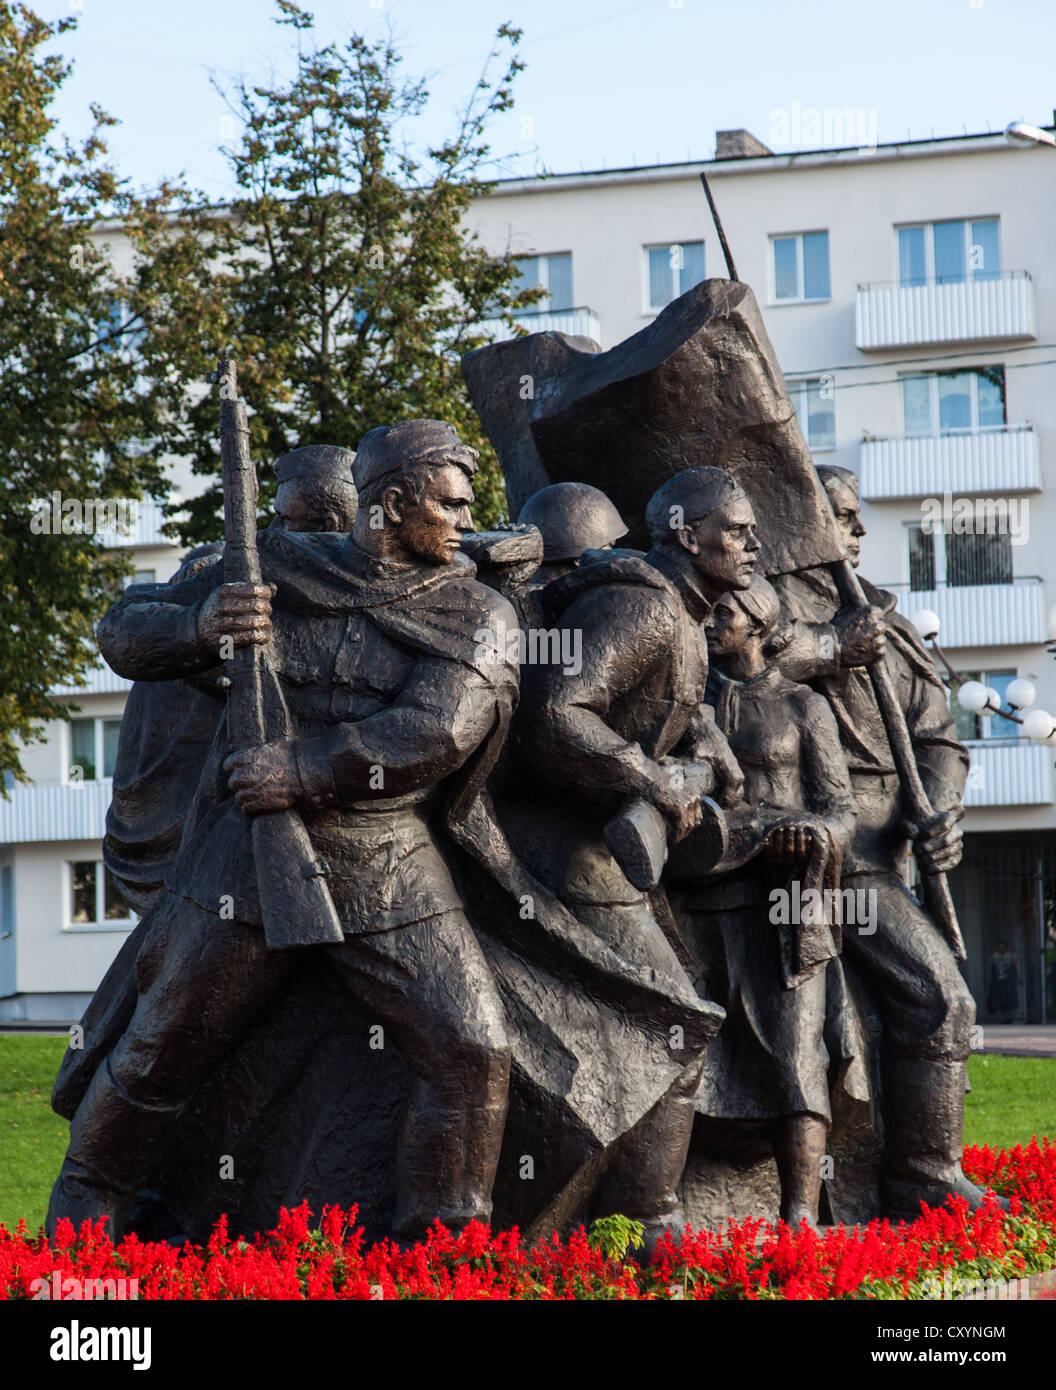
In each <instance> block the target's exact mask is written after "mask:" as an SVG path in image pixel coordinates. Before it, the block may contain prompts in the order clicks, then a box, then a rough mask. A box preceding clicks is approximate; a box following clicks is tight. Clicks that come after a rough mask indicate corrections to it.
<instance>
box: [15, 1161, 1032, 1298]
mask: <svg viewBox="0 0 1056 1390" xmlns="http://www.w3.org/2000/svg"><path fill="white" fill-rule="evenodd" d="M964 1167H965V1171H966V1172H968V1173H969V1175H970V1176H971V1177H972V1178H973V1179H974V1180H975V1181H976V1182H980V1183H985V1184H986V1185H988V1186H990V1187H992V1188H994V1189H995V1190H996V1191H997V1192H1000V1193H1002V1194H1003V1195H1005V1196H1008V1197H1009V1198H1010V1200H1011V1206H1012V1210H1011V1212H1003V1211H1002V1210H1001V1209H1000V1208H999V1207H998V1206H997V1205H996V1204H994V1203H988V1204H987V1205H986V1206H985V1207H983V1208H982V1209H981V1210H980V1211H976V1212H969V1211H968V1208H967V1203H966V1202H964V1201H963V1200H961V1199H951V1201H950V1202H949V1203H948V1205H947V1206H945V1207H942V1208H939V1209H928V1208H924V1209H922V1214H921V1216H920V1218H919V1219H918V1220H916V1221H914V1222H912V1223H909V1224H899V1225H898V1226H894V1227H893V1226H892V1225H891V1224H890V1223H889V1222H887V1221H873V1222H871V1223H870V1224H869V1225H868V1226H867V1227H859V1228H851V1229H845V1228H844V1227H842V1226H837V1227H833V1228H830V1229H828V1230H826V1231H825V1233H824V1234H823V1235H821V1236H817V1235H815V1234H814V1233H813V1232H811V1231H809V1230H807V1229H806V1228H805V1227H803V1228H801V1229H800V1230H798V1231H793V1230H790V1229H789V1228H788V1227H787V1226H786V1225H785V1224H784V1223H783V1222H781V1223H778V1225H777V1226H776V1227H773V1226H770V1225H769V1224H768V1223H766V1222H763V1221H756V1220H748V1221H741V1222H732V1221H731V1222H730V1223H729V1224H728V1226H727V1228H726V1229H725V1230H724V1231H721V1232H709V1231H695V1232H694V1231H691V1232H689V1233H688V1234H687V1235H686V1236H685V1237H684V1238H682V1239H681V1240H678V1241H672V1240H670V1239H668V1240H666V1241H665V1242H664V1243H663V1244H662V1245H661V1247H660V1248H659V1249H658V1250H657V1252H656V1254H655V1256H654V1258H653V1261H652V1263H650V1264H648V1265H645V1266H640V1265H639V1264H638V1262H637V1261H635V1260H634V1258H633V1255H632V1254H631V1253H630V1251H629V1249H628V1243H627V1239H626V1235H627V1229H628V1226H629V1224H630V1223H627V1222H625V1221H624V1220H623V1219H622V1218H613V1219H611V1220H610V1221H608V1222H600V1223H595V1226H594V1227H592V1229H591V1233H590V1234H587V1233H586V1232H585V1231H583V1230H579V1231H577V1232H576V1233H575V1234H574V1235H572V1236H570V1237H569V1238H568V1239H567V1240H562V1239H561V1238H560V1237H558V1236H557V1235H554V1236H552V1237H551V1239H550V1240H549V1241H546V1242H543V1243H541V1244H539V1245H536V1246H535V1247H534V1248H531V1249H526V1248H525V1246H524V1245H523V1244H522V1241H521V1238H520V1235H519V1233H518V1232H517V1231H516V1230H512V1231H506V1232H499V1233H497V1234H492V1232H491V1231H490V1230H489V1229H488V1228H487V1227H486V1226H481V1225H478V1224H473V1225H471V1226H470V1227H469V1228H468V1229H467V1230H466V1231H465V1232H463V1234H462V1235H460V1236H458V1237H453V1236H452V1235H451V1234H450V1233H449V1232H448V1231H446V1230H444V1228H443V1227H442V1226H440V1224H439V1223H437V1225H436V1226H435V1227H434V1228H433V1230H432V1232H431V1233H430V1235H429V1238H428V1239H427V1240H426V1241H425V1242H424V1243H423V1244H420V1245H416V1246H414V1247H412V1248H410V1249H406V1250H400V1249H398V1248H396V1247H395V1246H394V1245H392V1244H391V1243H390V1242H387V1241H383V1242H381V1243H379V1244H377V1245H374V1246H372V1247H370V1248H369V1249H364V1247H363V1241H362V1230H361V1229H357V1228H356V1224H355V1223H356V1208H355V1207H353V1208H352V1209H351V1211H348V1212H344V1211H342V1210H340V1209H339V1208H337V1207H327V1208H325V1209H324V1211H323V1214H322V1218H321V1220H320V1222H319V1225H318V1226H317V1227H312V1225H311V1213H310V1212H309V1210H308V1207H307V1204H306V1203H305V1204H302V1205H301V1206H300V1207H298V1208H297V1209H296V1210H294V1211H286V1210H283V1212H282V1214H281V1218H280V1220H279V1224H278V1226H277V1227H276V1229H275V1230H274V1231H271V1232H269V1233H268V1234H267V1235H264V1236H260V1235H258V1236H256V1237H255V1238H254V1239H253V1240H252V1241H247V1240H245V1239H231V1238H229V1236H228V1232H227V1220H226V1218H223V1219H221V1220H220V1221H219V1222H218V1223H217V1226H216V1230H215V1231H214V1232H213V1235H212V1237H211V1238H210V1240H209V1242H208V1244H207V1245H206V1246H205V1247H204V1248H202V1247H200V1246H191V1245H185V1246H184V1247H183V1249H182V1250H177V1249H175V1248H173V1247H171V1246H168V1245H161V1244H151V1243H145V1242H141V1241H140V1240H138V1239H137V1237H136V1236H134V1235H133V1236H128V1237H127V1238H126V1239H124V1240H123V1241H121V1243H120V1244H119V1245H118V1246H117V1247H116V1248H115V1247H114V1246H113V1245H112V1244H111V1243H110V1241H109V1240H108V1239H107V1237H106V1235H105V1234H104V1230H103V1226H102V1223H99V1224H97V1225H96V1226H94V1227H93V1226H91V1225H90V1224H89V1223H87V1222H86V1223H85V1224H84V1226H82V1227H81V1230H80V1231H79V1232H76V1231H74V1229H73V1227H72V1226H71V1225H70V1223H69V1222H60V1228H59V1231H58V1232H57V1235H56V1238H55V1240H54V1242H52V1243H50V1244H49V1242H48V1241H46V1240H45V1239H44V1237H43V1235H38V1236H35V1237H34V1236H30V1235H29V1233H28V1231H27V1230H26V1227H25V1223H24V1222H21V1223H20V1224H19V1226H18V1229H17V1230H16V1231H15V1232H14V1233H13V1234H12V1233H11V1232H9V1231H8V1230H7V1229H6V1228H5V1227H4V1226H3V1225H0V1289H2V1290H3V1291H4V1297H6V1298H9V1299H28V1298H34V1297H36V1298H44V1297H54V1296H55V1295H56V1293H57V1292H58V1293H59V1296H60V1297H64V1298H75V1297H80V1296H84V1295H83V1294H81V1293H79V1292H78V1291H79V1290H82V1289H84V1287H85V1284H86V1281H89V1280H92V1281H94V1280H114V1281H120V1280H123V1281H125V1284H124V1286H123V1288H122V1287H121V1286H120V1285H118V1287H119V1288H120V1289H121V1292H122V1293H124V1295H125V1296H129V1297H132V1296H134V1297H138V1298H140V1299H166V1300H169V1299H171V1300H176V1299H386V1300H388V1299H430V1300H436V1299H521V1300H554V1299H671V1298H692V1299H829V1298H834V1299H890V1298H921V1297H927V1296H929V1295H930V1296H932V1297H934V1296H937V1293H936V1290H937V1289H938V1288H939V1287H940V1286H941V1283H942V1280H943V1277H944V1275H947V1274H949V1275H950V1276H953V1277H955V1278H956V1279H957V1280H958V1281H960V1283H961V1285H962V1286H963V1284H964V1283H965V1282H969V1281H971V1282H978V1283H982V1282H985V1281H986V1280H988V1279H992V1280H995V1281H997V1280H1006V1279H1014V1278H1019V1277H1022V1276H1025V1275H1029V1274H1034V1273H1039V1272H1040V1271H1042V1270H1045V1269H1048V1268H1049V1267H1050V1266H1052V1265H1053V1264H1054V1263H1056V1256H1054V1255H1053V1253H1052V1252H1053V1249H1054V1246H1056V1144H1053V1143H1052V1142H1050V1141H1049V1140H1047V1139H1045V1140H1042V1142H1041V1144H1040V1145H1039V1144H1038V1142H1037V1141H1036V1140H1035V1141H1034V1142H1032V1143H1031V1144H1029V1145H1027V1146H1026V1147H1023V1146H1017V1147H1016V1148H1015V1149H1013V1150H1012V1151H1011V1152H1006V1151H1004V1150H1002V1151H1001V1152H999V1153H994V1152H993V1151H991V1150H990V1149H988V1148H983V1147H975V1148H969V1149H966V1150H965V1155H964ZM132 1280H135V1285H133V1284H132V1283H131V1281H132ZM94 1287H95V1290H96V1292H95V1293H94V1295H93V1293H92V1291H91V1290H92V1286H91V1285H89V1286H88V1294H87V1296H89V1297H92V1296H96V1297H100V1296H107V1295H109V1296H111V1297H113V1296H115V1294H114V1291H113V1287H112V1286H110V1285H104V1286H100V1285H95V1286H94ZM100 1287H102V1289H103V1292H100Z"/></svg>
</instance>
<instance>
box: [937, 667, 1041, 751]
mask: <svg viewBox="0 0 1056 1390" xmlns="http://www.w3.org/2000/svg"><path fill="white" fill-rule="evenodd" d="M959 674H960V676H961V679H962V681H980V682H981V683H982V684H983V685H986V686H992V685H993V683H994V681H995V680H1004V681H1007V682H1009V683H1011V682H1012V681H1014V680H1016V679H1017V677H1018V675H1019V672H1018V671H1016V670H1012V671H1008V670H1004V671H975V672H972V671H962V672H960V673H959ZM995 688H996V687H995ZM1006 689H1007V686H1006ZM946 690H947V693H948V695H949V701H950V713H951V714H952V715H953V718H954V721H955V722H956V719H957V713H958V710H957V709H954V702H955V701H956V698H957V692H956V691H955V690H954V688H953V685H952V683H950V684H949V685H947V687H946ZM1001 693H1002V694H1003V692H1001ZM958 709H960V713H961V714H962V715H963V716H970V717H971V718H972V719H974V721H975V733H974V734H971V735H969V741H970V742H972V743H989V742H990V741H991V740H993V739H1009V738H1023V737H1024V735H1023V731H1022V729H1020V728H1019V727H1018V726H1017V725H1016V724H1014V723H1013V722H1012V720H1011V719H1005V717H1004V715H1002V714H980V713H979V712H977V711H975V710H966V709H961V708H960V707H959V706H958ZM984 719H985V720H986V727H987V729H988V730H990V729H993V728H995V727H996V726H995V724H994V720H996V719H1000V720H1002V722H1004V723H1005V724H1007V725H1008V726H1009V727H1010V728H1011V729H1012V733H1010V734H1006V733H1003V732H1002V733H989V732H988V733H982V732H981V729H982V721H983V720H984ZM957 737H958V738H959V739H961V742H962V743H963V742H965V739H964V738H963V737H962V735H961V732H960V730H959V729H958V730H957Z"/></svg>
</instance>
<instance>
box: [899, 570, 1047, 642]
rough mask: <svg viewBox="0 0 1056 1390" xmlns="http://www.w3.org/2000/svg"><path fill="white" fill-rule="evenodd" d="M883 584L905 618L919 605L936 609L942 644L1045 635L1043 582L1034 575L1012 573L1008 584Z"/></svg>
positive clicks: (1022, 639)
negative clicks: (913, 586)
mask: <svg viewBox="0 0 1056 1390" xmlns="http://www.w3.org/2000/svg"><path fill="white" fill-rule="evenodd" d="M883 587H884V588H885V589H889V590H890V591H891V593H893V594H895V595H897V597H898V610H899V612H900V613H903V614H905V616H906V617H907V618H912V617H913V614H914V613H919V612H920V610H921V609H922V608H930V609H931V611H932V612H933V613H937V614H938V615H939V622H940V623H941V624H942V627H941V637H940V639H939V640H940V641H941V642H942V645H943V646H944V647H1015V646H1026V645H1034V644H1039V643H1042V642H1047V641H1048V635H1049V634H1048V621H1047V618H1046V614H1045V587H1044V585H1043V584H1042V582H1041V580H1040V579H1038V578H1036V577H1034V576H1024V577H1023V578H1020V579H1014V580H1013V581H1012V582H1011V584H964V585H959V584H940V585H939V586H938V587H937V588H935V589H910V587H909V585H908V584H885V585H884V586H883Z"/></svg>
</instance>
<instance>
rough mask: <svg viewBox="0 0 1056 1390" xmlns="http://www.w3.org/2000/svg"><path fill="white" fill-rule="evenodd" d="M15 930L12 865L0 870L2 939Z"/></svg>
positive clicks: (0, 933)
mask: <svg viewBox="0 0 1056 1390" xmlns="http://www.w3.org/2000/svg"><path fill="white" fill-rule="evenodd" d="M14 930H15V874H14V870H13V869H12V867H11V865H10V864H5V865H4V867H3V868H2V869H0V937H5V936H11V935H12V934H13V932H14Z"/></svg>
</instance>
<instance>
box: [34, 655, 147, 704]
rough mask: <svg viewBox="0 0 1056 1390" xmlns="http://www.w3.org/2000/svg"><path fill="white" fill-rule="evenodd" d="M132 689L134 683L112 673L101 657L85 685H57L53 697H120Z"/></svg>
mask: <svg viewBox="0 0 1056 1390" xmlns="http://www.w3.org/2000/svg"><path fill="white" fill-rule="evenodd" d="M131 689H132V682H131V681H129V680H126V679H125V678H124V676H119V675H117V674H116V673H115V672H113V671H111V669H110V667H109V666H107V664H106V663H105V662H104V661H103V659H102V658H101V657H100V659H99V664H98V665H97V666H93V667H92V668H91V670H90V671H89V672H88V674H87V675H86V677H85V681H84V684H83V685H55V686H52V688H51V692H50V693H51V694H52V695H118V694H125V693H126V692H128V691H129V690H131Z"/></svg>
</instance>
